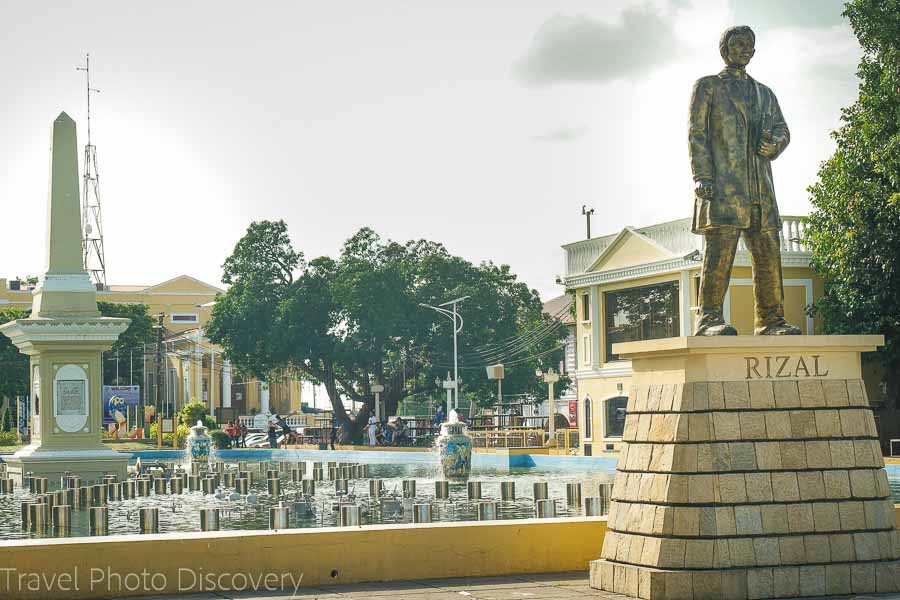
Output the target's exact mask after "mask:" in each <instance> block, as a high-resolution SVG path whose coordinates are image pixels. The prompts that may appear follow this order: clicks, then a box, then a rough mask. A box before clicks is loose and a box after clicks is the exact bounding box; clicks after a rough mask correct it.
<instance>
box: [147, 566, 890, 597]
mask: <svg viewBox="0 0 900 600" xmlns="http://www.w3.org/2000/svg"><path fill="white" fill-rule="evenodd" d="M293 598H298V599H301V600H311V599H314V598H327V599H331V600H362V599H364V598H376V599H382V598H383V599H385V600H386V599H387V598H391V599H393V600H520V599H521V600H526V599H530V598H534V599H535V600H541V599H544V598H546V599H548V600H552V599H557V598H600V599H602V600H628V599H627V597H626V596H621V595H619V594H609V593H607V592H600V591H597V590H593V589H591V588H590V586H589V585H588V573H587V571H584V572H576V573H546V574H540V575H516V576H510V577H469V578H458V579H430V580H426V581H395V582H391V583H361V584H353V585H330V586H321V587H313V588H301V589H300V590H299V592H298V593H297V594H296V595H292V594H291V592H259V593H255V592H242V593H227V592H221V593H216V594H192V595H190V596H154V597H144V598H143V600H223V599H224V600H291V599H293ZM845 598H848V597H847V596H841V597H833V598H832V600H843V599H845ZM867 598H871V599H873V600H875V599H877V600H900V594H889V595H880V596H867V595H862V596H852V599H853V600H865V599H867ZM794 600H803V599H802V598H801V599H797V598H795V599H794ZM818 600H828V599H824V598H819V599H818Z"/></svg>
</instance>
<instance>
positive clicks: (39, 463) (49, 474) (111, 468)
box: [4, 450, 131, 490]
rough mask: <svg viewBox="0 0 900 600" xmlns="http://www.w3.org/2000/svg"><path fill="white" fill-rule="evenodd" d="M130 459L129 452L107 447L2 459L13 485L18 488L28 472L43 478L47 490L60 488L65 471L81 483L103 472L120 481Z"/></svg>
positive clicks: (90, 480)
mask: <svg viewBox="0 0 900 600" xmlns="http://www.w3.org/2000/svg"><path fill="white" fill-rule="evenodd" d="M47 455H50V456H47ZM130 458H131V455H130V454H120V453H118V452H113V451H109V450H107V451H101V452H84V451H82V452H79V451H73V452H70V453H67V452H61V451H56V452H52V453H49V452H48V453H34V454H32V455H30V456H16V455H13V456H9V457H7V458H5V459H4V462H5V463H6V465H7V472H8V473H9V475H8V476H9V477H10V478H11V479H13V480H14V481H15V482H16V487H21V486H22V480H23V478H24V477H25V474H26V473H28V472H31V473H33V474H34V476H35V477H46V478H47V479H48V482H47V483H48V484H49V486H50V489H53V490H55V489H59V488H60V479H61V478H62V476H63V475H64V474H65V472H66V471H68V472H69V473H71V474H72V475H76V476H78V477H81V479H82V481H83V482H84V483H85V484H87V483H93V482H95V481H99V480H100V479H102V478H103V476H104V475H115V476H116V477H117V478H118V479H119V481H124V480H125V478H126V477H127V475H128V460H129V459H130Z"/></svg>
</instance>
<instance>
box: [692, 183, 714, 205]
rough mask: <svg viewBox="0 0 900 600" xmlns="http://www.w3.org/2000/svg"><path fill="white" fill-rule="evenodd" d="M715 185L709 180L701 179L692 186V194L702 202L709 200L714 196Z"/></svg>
mask: <svg viewBox="0 0 900 600" xmlns="http://www.w3.org/2000/svg"><path fill="white" fill-rule="evenodd" d="M714 187H715V184H714V183H713V181H712V180H710V179H701V180H700V181H698V182H697V183H696V185H695V186H694V194H696V196H697V197H698V198H702V199H703V200H710V199H712V197H713V196H714V195H715V190H714Z"/></svg>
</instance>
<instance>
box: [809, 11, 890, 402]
mask: <svg viewBox="0 0 900 600" xmlns="http://www.w3.org/2000/svg"><path fill="white" fill-rule="evenodd" d="M844 16H845V17H847V18H848V19H849V20H850V24H851V26H852V27H853V31H854V32H855V34H856V37H857V38H858V39H859V43H860V45H861V46H862V49H863V52H864V53H863V57H862V60H861V62H860V64H859V69H858V71H857V74H858V76H859V78H860V85H859V98H858V99H857V100H856V102H854V103H853V105H851V106H850V107H848V108H846V109H844V110H843V111H842V116H841V121H842V125H841V127H840V128H839V129H838V130H837V131H835V132H834V133H833V134H832V136H833V138H834V139H835V141H836V143H837V149H836V150H835V152H834V155H833V156H832V157H831V158H829V159H828V160H827V161H825V162H824V163H823V164H822V166H821V168H820V170H819V176H818V182H817V183H816V184H815V185H813V186H811V187H810V188H809V191H810V193H811V196H812V197H811V201H812V204H813V207H814V210H813V212H812V214H811V215H810V216H809V219H808V225H809V227H808V229H807V240H806V241H807V242H808V243H809V245H810V248H811V250H812V253H813V259H812V264H813V266H814V267H815V268H816V270H817V271H818V272H819V273H820V274H821V275H822V276H823V278H824V280H825V293H824V295H823V297H822V298H821V299H820V300H819V301H818V302H817V303H816V305H815V307H814V308H815V310H816V311H817V312H818V313H819V314H820V315H821V316H822V317H823V318H824V328H825V333H879V334H884V335H885V338H886V346H885V348H884V349H882V350H881V352H880V353H879V359H880V360H881V361H882V362H883V363H884V365H885V366H886V367H887V372H888V373H889V374H892V375H890V377H893V378H894V382H893V385H891V386H890V387H891V388H892V389H893V390H896V377H897V371H898V367H900V294H898V290H900V0H853V1H851V2H848V3H847V5H846V9H845V12H844Z"/></svg>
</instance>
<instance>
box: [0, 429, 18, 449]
mask: <svg viewBox="0 0 900 600" xmlns="http://www.w3.org/2000/svg"><path fill="white" fill-rule="evenodd" d="M18 443H19V436H17V435H16V432H15V431H3V432H0V446H15V445H16V444H18Z"/></svg>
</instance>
